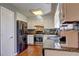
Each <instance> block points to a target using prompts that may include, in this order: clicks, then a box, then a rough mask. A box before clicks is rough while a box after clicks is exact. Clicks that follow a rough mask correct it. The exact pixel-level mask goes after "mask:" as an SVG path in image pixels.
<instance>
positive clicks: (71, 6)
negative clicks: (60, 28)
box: [62, 3, 79, 22]
mask: <svg viewBox="0 0 79 59" xmlns="http://www.w3.org/2000/svg"><path fill="white" fill-rule="evenodd" d="M62 17H63V20H62V21H63V22H66V21H79V4H78V3H76V4H75V3H63V4H62Z"/></svg>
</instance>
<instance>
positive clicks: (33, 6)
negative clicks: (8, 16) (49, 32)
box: [12, 3, 55, 17]
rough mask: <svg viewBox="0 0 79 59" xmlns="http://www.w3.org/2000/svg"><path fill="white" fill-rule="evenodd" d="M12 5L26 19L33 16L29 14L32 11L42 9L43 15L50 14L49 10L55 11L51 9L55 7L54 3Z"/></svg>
mask: <svg viewBox="0 0 79 59" xmlns="http://www.w3.org/2000/svg"><path fill="white" fill-rule="evenodd" d="M12 5H13V6H15V7H16V8H18V9H19V10H20V11H21V12H22V13H23V14H24V15H25V16H27V17H32V16H35V15H34V14H32V12H31V10H32V9H42V11H43V15H46V14H49V13H51V9H55V8H51V7H52V5H53V7H55V3H53V4H51V3H12ZM52 11H55V10H52Z"/></svg>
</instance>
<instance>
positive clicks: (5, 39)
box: [1, 7, 14, 56]
mask: <svg viewBox="0 0 79 59" xmlns="http://www.w3.org/2000/svg"><path fill="white" fill-rule="evenodd" d="M1 55H2V56H11V55H14V12H12V11H10V10H9V9H6V8H4V7H1Z"/></svg>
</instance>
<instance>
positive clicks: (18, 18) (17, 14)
mask: <svg viewBox="0 0 79 59" xmlns="http://www.w3.org/2000/svg"><path fill="white" fill-rule="evenodd" d="M26 19H27V18H26V16H24V15H23V14H21V13H19V12H16V20H21V21H24V22H27V20H26Z"/></svg>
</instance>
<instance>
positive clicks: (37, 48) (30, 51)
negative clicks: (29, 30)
mask: <svg viewBox="0 0 79 59" xmlns="http://www.w3.org/2000/svg"><path fill="white" fill-rule="evenodd" d="M17 56H42V46H41V45H34V46H28V48H27V49H26V50H24V51H23V52H22V53H20V54H18V55H17Z"/></svg>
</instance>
